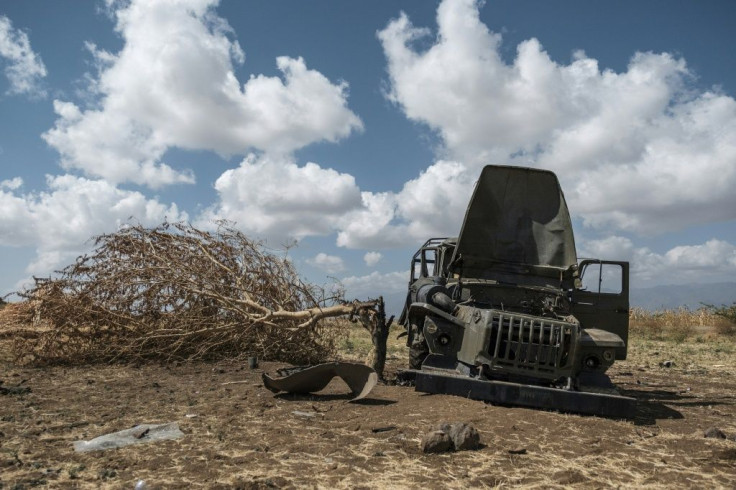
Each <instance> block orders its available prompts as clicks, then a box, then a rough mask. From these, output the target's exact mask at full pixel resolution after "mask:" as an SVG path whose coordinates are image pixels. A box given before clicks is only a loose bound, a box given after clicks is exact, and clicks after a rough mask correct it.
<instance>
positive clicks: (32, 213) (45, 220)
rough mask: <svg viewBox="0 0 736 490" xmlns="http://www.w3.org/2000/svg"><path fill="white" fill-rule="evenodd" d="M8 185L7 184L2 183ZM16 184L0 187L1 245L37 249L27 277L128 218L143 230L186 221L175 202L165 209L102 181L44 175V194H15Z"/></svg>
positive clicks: (72, 254) (49, 269)
mask: <svg viewBox="0 0 736 490" xmlns="http://www.w3.org/2000/svg"><path fill="white" fill-rule="evenodd" d="M7 182H10V185H6V183H7ZM20 184H21V181H20V180H19V179H12V180H10V181H3V183H2V185H0V245H5V246H13V247H21V246H32V247H35V248H36V258H35V259H34V261H33V262H32V263H31V264H29V265H28V267H27V268H26V272H27V273H28V274H32V275H37V276H44V275H48V274H49V273H51V272H52V271H53V270H54V269H56V268H58V267H60V266H64V265H66V264H67V263H69V262H70V261H71V260H73V259H74V258H75V257H76V256H78V255H79V254H80V253H82V252H84V251H85V250H86V249H87V247H88V246H89V243H87V241H88V240H89V238H90V237H92V236H94V235H98V234H100V233H106V232H110V231H114V230H115V229H116V228H119V227H120V226H122V225H124V224H125V223H127V222H128V220H129V219H130V218H131V217H133V218H134V219H136V220H137V222H139V223H140V224H142V225H144V226H154V225H157V224H159V223H161V222H162V221H164V220H165V219H168V220H170V221H177V220H186V219H187V218H188V217H187V214H186V213H183V212H180V211H179V209H178V208H177V206H176V205H175V204H171V205H165V204H163V203H161V202H159V201H158V200H155V199H148V198H146V197H145V196H144V195H143V194H141V193H139V192H134V191H127V190H121V189H118V188H116V187H114V186H112V185H111V184H109V183H107V182H105V181H103V180H89V179H85V178H81V177H75V176H72V175H61V176H56V177H52V176H47V187H48V190H47V191H45V192H40V193H28V194H22V193H18V192H16V190H17V189H19V188H20Z"/></svg>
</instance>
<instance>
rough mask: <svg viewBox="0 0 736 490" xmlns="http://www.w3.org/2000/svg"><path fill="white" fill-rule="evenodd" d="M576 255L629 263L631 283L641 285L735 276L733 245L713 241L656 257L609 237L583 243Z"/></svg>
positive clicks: (650, 252) (684, 246)
mask: <svg viewBox="0 0 736 490" xmlns="http://www.w3.org/2000/svg"><path fill="white" fill-rule="evenodd" d="M580 255H581V256H585V257H595V258H600V259H610V260H626V261H629V262H630V263H631V272H632V277H633V279H634V280H635V281H636V282H638V283H643V284H651V283H660V284H666V283H683V282H702V281H703V280H704V279H706V280H714V279H719V278H720V279H723V280H730V279H732V278H733V275H734V273H736V245H733V244H731V243H728V242H726V241H723V240H718V239H715V238H713V239H710V240H708V241H706V242H705V243H702V244H700V245H680V246H676V247H673V248H671V249H670V250H668V251H667V252H665V253H661V254H660V253H656V252H653V251H652V250H650V249H649V248H646V247H636V246H635V245H634V243H633V242H632V241H631V240H630V239H629V238H626V237H621V236H609V237H606V238H603V239H600V240H590V241H587V242H585V243H583V244H582V246H581V250H580Z"/></svg>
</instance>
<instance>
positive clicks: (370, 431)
mask: <svg viewBox="0 0 736 490" xmlns="http://www.w3.org/2000/svg"><path fill="white" fill-rule="evenodd" d="M346 345H347V347H348V349H347V351H346V356H348V357H349V356H350V355H351V354H350V351H351V350H353V349H354V347H355V342H354V341H352V340H351V341H350V342H349V344H346ZM392 352H395V354H394V357H393V358H392V359H391V360H390V361H389V369H388V371H389V373H388V374H389V377H390V376H391V373H392V372H395V370H396V369H397V368H400V367H403V365H404V364H405V362H406V361H405V358H402V357H401V355H400V354H396V352H399V351H398V350H396V349H394V350H392ZM353 354H354V353H353ZM665 361H672V362H670V363H666V362H665ZM668 365H669V367H666V366H668ZM281 366H282V365H281V364H278V363H262V364H261V365H260V366H259V368H257V369H250V368H249V367H248V366H247V365H245V364H244V363H233V362H222V363H218V364H184V365H168V366H161V365H140V366H96V367H53V368H28V367H16V366H13V365H12V364H10V363H9V362H7V361H0V380H1V381H2V384H1V385H0V387H2V388H4V390H0V488H2V489H11V488H12V489H15V488H18V489H20V488H31V487H35V486H50V487H61V488H100V487H102V488H106V487H109V488H133V487H134V486H135V484H136V482H138V481H139V480H144V481H145V482H146V484H147V485H148V488H192V487H194V488H196V487H202V488H292V487H299V488H301V487H316V488H386V487H391V488H486V487H488V488H495V487H501V488H504V487H542V488H554V487H560V488H562V487H565V488H567V487H580V488H591V487H604V488H607V487H618V486H625V487H652V488H659V487H663V488H664V487H667V488H671V487H675V486H676V487H690V488H703V487H708V488H718V487H722V488H733V487H735V486H736V440H734V439H735V438H736V344H735V343H734V342H732V341H731V342H725V341H724V342H692V343H679V344H675V343H672V342H647V341H643V340H641V341H637V340H635V341H634V342H633V343H632V346H631V356H630V359H629V360H628V361H625V362H620V363H617V364H616V365H615V366H614V368H613V369H612V378H613V380H614V382H615V383H616V384H617V385H618V386H619V387H620V388H621V390H622V391H623V393H624V394H626V395H629V396H634V397H636V398H637V399H638V400H639V404H638V411H637V415H636V418H635V419H634V420H628V421H624V420H610V419H602V418H598V417H590V416H578V415H571V414H561V413H556V412H550V411H539V410H530V409H524V408H508V407H501V406H493V405H489V404H485V403H482V402H478V401H473V400H468V399H463V398H458V397H452V396H446V395H426V394H421V393H417V392H415V391H414V390H413V388H409V387H402V386H396V385H379V386H377V387H376V388H375V389H374V391H373V392H372V393H371V394H370V395H369V396H368V397H367V398H366V399H364V400H361V401H359V402H355V403H350V402H349V401H348V400H349V395H348V394H347V390H346V388H345V385H344V384H342V382H341V381H340V380H337V379H336V380H334V381H333V382H332V383H331V384H330V385H329V386H328V387H327V389H325V390H324V391H323V392H321V393H319V394H316V395H310V396H294V395H286V394H277V395H275V394H273V393H271V392H269V391H268V390H266V389H265V388H264V387H263V386H262V384H261V373H262V372H263V371H267V372H273V371H275V370H276V368H278V367H281ZM26 388H27V389H28V390H26ZM29 390H30V391H29ZM165 422H178V424H179V426H180V428H181V430H182V431H183V433H184V436H183V437H182V438H180V439H178V440H171V441H160V442H151V443H147V444H138V445H133V446H128V447H124V448H120V449H110V450H104V451H96V452H89V453H76V452H74V449H73V442H74V441H77V440H89V439H92V438H94V437H97V436H100V435H103V434H106V433H111V432H115V431H119V430H122V429H127V428H130V427H133V426H135V425H137V424H141V423H165ZM443 422H464V423H466V424H469V425H471V426H473V427H474V428H475V429H477V431H478V433H479V436H480V442H481V447H480V449H478V450H475V451H458V452H448V453H439V454H425V453H423V452H422V450H421V448H420V442H421V440H422V438H423V436H425V434H427V432H430V431H431V430H433V429H435V428H436V427H437V426H438V425H439V424H441V423H443ZM712 427H716V428H718V429H719V430H720V431H722V433H723V434H724V435H725V436H726V438H725V439H722V438H714V437H705V436H704V432H705V431H706V430H708V429H709V428H712ZM716 435H718V434H716ZM729 437H730V438H731V439H729Z"/></svg>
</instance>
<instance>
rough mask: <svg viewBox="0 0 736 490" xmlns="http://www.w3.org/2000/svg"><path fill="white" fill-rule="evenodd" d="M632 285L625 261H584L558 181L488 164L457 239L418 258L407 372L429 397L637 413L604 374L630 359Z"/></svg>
mask: <svg viewBox="0 0 736 490" xmlns="http://www.w3.org/2000/svg"><path fill="white" fill-rule="evenodd" d="M628 277H629V265H628V263H627V262H616V261H605V260H597V259H595V260H591V259H584V260H581V261H580V262H578V258H577V254H576V251H575V239H574V236H573V230H572V223H571V221H570V215H569V212H568V209H567V204H566V203H565V198H564V195H563V193H562V189H561V188H560V184H559V182H558V180H557V177H556V176H555V174H554V173H552V172H550V171H545V170H538V169H531V168H521V167H508V166H487V167H485V168H484V169H483V171H482V173H481V176H480V178H479V180H478V182H477V184H476V187H475V190H474V192H473V197H472V199H471V201H470V204H469V206H468V209H467V211H466V214H465V220H464V222H463V225H462V228H461V230H460V235H459V236H458V237H457V238H433V239H430V240H428V241H427V242H426V243H425V244H424V245H423V246H422V247H421V248H420V249H419V251H418V252H417V253H416V254H415V255H414V257H413V259H412V264H411V271H410V281H409V292H408V295H407V300H406V305H405V307H404V311H403V313H402V315H401V318H400V320H399V321H400V323H401V324H402V325H404V327H405V328H406V329H407V334H408V335H407V338H408V340H407V344H408V346H409V348H410V366H409V368H410V369H409V370H408V371H405V372H404V373H403V376H405V377H407V378H413V379H414V383H415V387H416V389H417V390H418V391H422V392H427V393H447V394H454V395H460V396H464V397H469V398H474V399H480V400H486V401H490V402H493V403H499V404H508V405H520V406H527V407H536V408H547V409H556V410H560V411H565V412H574V413H584V414H595V415H601V416H608V417H621V418H625V417H633V415H634V411H635V408H636V400H635V399H633V398H629V397H624V396H621V395H620V394H619V393H618V392H617V391H616V389H615V387H614V386H613V385H612V384H611V382H610V379H609V378H608V376H606V374H605V373H606V370H607V369H608V368H609V367H610V366H611V365H612V364H613V362H614V361H615V360H616V359H626V348H627V340H628V328H629V315H628V312H629V299H628V293H629V291H628V289H629V285H628Z"/></svg>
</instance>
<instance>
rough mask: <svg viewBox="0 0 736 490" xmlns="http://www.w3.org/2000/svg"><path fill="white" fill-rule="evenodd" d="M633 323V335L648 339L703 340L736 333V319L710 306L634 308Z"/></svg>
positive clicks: (631, 318) (630, 319) (631, 329)
mask: <svg viewBox="0 0 736 490" xmlns="http://www.w3.org/2000/svg"><path fill="white" fill-rule="evenodd" d="M629 324H630V334H631V336H632V337H637V338H643V339H647V340H670V341H674V342H682V341H684V340H687V339H695V340H699V341H701V342H702V341H711V340H717V339H718V338H719V337H724V336H726V337H729V336H734V335H736V323H733V322H730V321H729V320H727V319H726V318H724V317H723V316H719V315H716V314H714V313H713V311H712V310H710V309H708V308H700V309H698V310H695V311H693V310H690V309H688V308H685V307H680V308H677V309H671V310H658V311H648V310H645V309H643V308H632V309H631V312H630V314H629Z"/></svg>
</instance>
